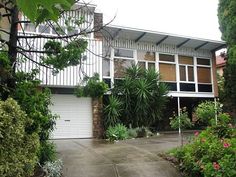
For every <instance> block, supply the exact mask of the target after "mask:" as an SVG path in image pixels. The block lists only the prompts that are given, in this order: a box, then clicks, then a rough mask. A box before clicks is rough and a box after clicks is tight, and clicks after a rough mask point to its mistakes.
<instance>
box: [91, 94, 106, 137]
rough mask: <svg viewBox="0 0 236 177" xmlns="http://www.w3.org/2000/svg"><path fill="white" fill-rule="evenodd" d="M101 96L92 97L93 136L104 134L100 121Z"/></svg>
mask: <svg viewBox="0 0 236 177" xmlns="http://www.w3.org/2000/svg"><path fill="white" fill-rule="evenodd" d="M102 108H103V102H102V98H93V99H92V110H93V137H94V138H102V137H103V135H104V128H103V123H102Z"/></svg>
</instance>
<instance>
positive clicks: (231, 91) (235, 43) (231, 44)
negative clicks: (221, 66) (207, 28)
mask: <svg viewBox="0 0 236 177" xmlns="http://www.w3.org/2000/svg"><path fill="white" fill-rule="evenodd" d="M235 12H236V1H235V0H220V1H219V7H218V18H219V24H220V30H221V32H222V39H223V40H225V41H226V42H227V45H228V50H227V63H226V68H225V70H224V78H225V85H224V89H225V95H224V96H225V101H226V103H225V105H226V106H225V108H227V109H229V111H231V112H233V111H234V113H235V114H234V116H235V117H236V101H235V100H236V69H235V68H236V15H235Z"/></svg>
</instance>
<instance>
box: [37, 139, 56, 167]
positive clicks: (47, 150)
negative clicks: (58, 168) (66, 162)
mask: <svg viewBox="0 0 236 177" xmlns="http://www.w3.org/2000/svg"><path fill="white" fill-rule="evenodd" d="M39 157H40V159H39V162H40V164H44V163H45V162H53V161H55V160H56V158H57V156H56V147H55V144H54V143H52V142H49V141H48V140H47V141H44V142H42V143H41V146H40V150H39Z"/></svg>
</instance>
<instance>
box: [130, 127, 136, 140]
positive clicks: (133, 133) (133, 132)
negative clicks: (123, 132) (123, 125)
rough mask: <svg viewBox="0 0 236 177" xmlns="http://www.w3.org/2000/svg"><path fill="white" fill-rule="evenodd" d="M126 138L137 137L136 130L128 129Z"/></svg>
mask: <svg viewBox="0 0 236 177" xmlns="http://www.w3.org/2000/svg"><path fill="white" fill-rule="evenodd" d="M128 136H129V138H137V137H138V133H137V128H129V129H128Z"/></svg>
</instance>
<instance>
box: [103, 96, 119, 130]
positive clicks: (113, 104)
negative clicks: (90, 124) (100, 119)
mask: <svg viewBox="0 0 236 177" xmlns="http://www.w3.org/2000/svg"><path fill="white" fill-rule="evenodd" d="M121 111H122V102H121V101H120V100H119V99H118V98H117V97H114V96H109V100H108V104H107V105H106V106H105V107H104V110H103V112H104V125H105V127H109V126H115V125H116V124H117V123H119V122H120V119H119V118H120V116H121Z"/></svg>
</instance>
